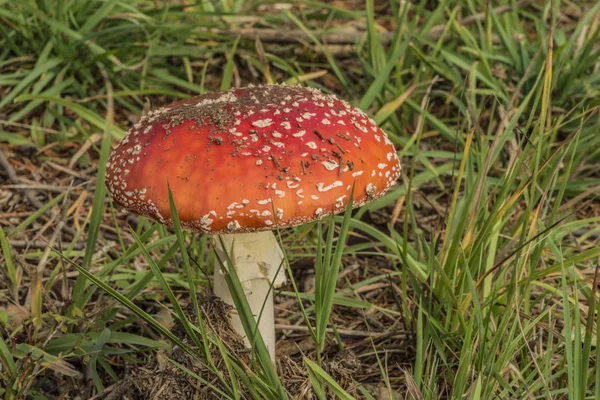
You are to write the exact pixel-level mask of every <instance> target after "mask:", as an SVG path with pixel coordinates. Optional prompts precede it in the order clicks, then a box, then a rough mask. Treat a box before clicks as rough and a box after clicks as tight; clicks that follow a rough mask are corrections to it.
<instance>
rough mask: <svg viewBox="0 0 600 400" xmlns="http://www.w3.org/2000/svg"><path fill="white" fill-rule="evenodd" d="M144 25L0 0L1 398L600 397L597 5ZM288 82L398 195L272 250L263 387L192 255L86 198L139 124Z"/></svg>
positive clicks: (195, 15)
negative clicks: (335, 124)
mask: <svg viewBox="0 0 600 400" xmlns="http://www.w3.org/2000/svg"><path fill="white" fill-rule="evenodd" d="M162 3H164V4H162ZM162 3H161V2H151V1H142V0H139V1H133V2H119V1H114V0H107V1H90V2H87V1H80V0H71V1H68V0H67V1H62V2H57V3H56V4H55V2H44V1H33V0H23V1H20V2H4V3H1V2H0V29H1V30H2V33H3V34H2V35H0V228H1V229H0V245H1V247H0V248H1V254H0V332H1V334H2V338H3V340H2V341H0V395H1V396H4V398H6V399H13V398H40V399H41V398H49V399H54V398H82V399H83V398H102V397H106V398H113V399H115V398H124V397H129V398H172V397H173V396H174V395H175V394H176V393H180V394H178V396H180V397H181V396H190V397H191V396H197V398H272V399H278V398H283V397H286V396H287V397H289V398H335V397H339V398H344V399H347V398H366V399H373V398H375V399H392V398H398V399H400V398H412V399H440V398H452V399H458V398H461V399H462V398H471V399H480V398H481V399H497V398H502V399H505V398H506V399H508V398H510V399H513V398H514V399H521V398H544V399H563V398H565V399H567V398H568V399H584V398H593V397H594V396H595V398H598V397H600V368H598V366H597V362H596V360H597V359H598V356H599V355H600V347H599V346H597V316H598V310H599V307H600V306H599V305H598V302H597V289H598V268H600V264H599V257H600V223H599V222H600V200H599V198H598V195H599V193H600V136H599V135H598V132H599V130H600V115H599V113H598V111H599V107H600V105H599V103H598V98H600V89H599V88H600V45H599V43H600V4H599V3H597V2H593V1H591V2H585V1H580V2H564V3H560V4H559V3H558V2H553V3H550V2H544V1H498V2H486V1H477V0H476V1H459V0H449V1H445V2H441V3H439V4H438V2H429V1H420V2H418V1H412V2H408V1H406V2H398V1H389V2H388V1H371V0H368V1H366V2H362V1H348V2H346V1H344V2H342V1H328V2H308V1H307V2H298V3H275V2H265V3H259V2H242V1H226V0H223V1H219V2H214V4H213V3H208V2H200V3H197V2H192V1H184V0H181V1H168V2H162ZM283 82H286V83H287V84H297V83H299V84H302V85H310V86H312V87H315V88H318V89H321V90H323V91H325V92H327V93H333V94H336V95H337V96H339V97H340V98H344V99H346V100H347V101H349V102H350V103H352V104H353V105H355V106H357V107H359V108H361V109H363V110H364V111H365V112H367V113H369V115H370V116H372V117H373V118H374V120H375V121H376V122H377V123H378V124H380V125H381V126H382V127H383V129H384V130H385V131H386V132H387V133H388V135H389V137H390V140H392V142H393V143H394V144H395V146H396V148H397V149H398V155H399V156H400V158H401V161H402V166H403V176H402V177H401V178H400V179H399V180H398V182H397V184H396V185H395V186H394V187H393V188H392V189H391V190H390V192H389V193H388V194H387V195H386V196H384V197H383V198H381V199H379V200H377V201H375V202H372V203H370V204H369V205H367V206H364V207H362V208H360V209H358V210H355V211H354V212H353V214H352V219H351V220H349V221H348V223H347V225H343V224H342V217H339V218H337V219H336V220H335V221H333V222H332V221H330V220H325V221H322V222H321V223H316V224H312V225H309V226H304V227H300V228H292V229H286V230H282V231H281V239H282V247H283V248H284V250H285V251H286V255H287V256H288V259H289V266H290V270H291V271H292V274H291V276H292V278H293V280H292V281H291V282H290V283H289V284H288V285H287V286H285V287H283V288H281V289H280V290H278V291H277V293H276V296H275V298H276V318H277V320H276V323H277V334H278V348H277V360H278V361H277V363H276V364H277V365H276V371H274V370H273V369H272V367H269V366H268V365H266V364H265V363H264V362H263V361H264V360H263V356H264V355H261V353H260V352H259V351H257V352H255V353H251V352H249V351H248V350H246V349H245V348H244V347H243V346H242V345H241V344H240V342H239V337H236V335H235V334H233V333H232V332H231V330H230V328H229V326H228V325H227V320H226V318H223V315H226V314H227V312H232V310H228V309H227V307H225V306H223V305H222V304H220V303H219V302H218V301H217V300H215V299H214V298H213V297H211V291H210V290H211V289H210V288H211V287H210V272H211V271H212V265H213V258H214V255H213V253H212V251H211V245H210V240H209V237H207V236H206V235H197V234H189V233H184V234H182V232H181V231H180V230H178V229H174V230H173V229H168V228H165V227H163V226H161V225H159V224H155V223H154V222H153V221H149V220H147V219H144V218H138V217H136V216H134V215H130V214H128V213H127V212H125V211H124V210H122V209H120V208H118V207H115V206H114V204H113V203H112V201H111V198H110V196H108V195H107V192H106V188H105V186H104V185H103V181H104V173H105V171H104V164H105V162H106V159H107V157H108V154H109V153H110V150H111V149H112V148H114V147H115V146H116V144H117V143H118V140H119V139H120V138H122V137H123V135H124V132H125V131H126V130H127V129H129V128H130V127H131V126H132V125H133V124H135V123H136V122H137V121H138V120H139V118H140V117H141V116H142V115H143V114H144V113H145V112H148V110H150V109H154V108H156V107H159V106H162V105H165V104H168V103H170V102H173V101H176V100H179V99H182V98H187V97H190V96H193V95H198V94H202V93H205V92H207V91H214V90H221V89H227V88H230V87H239V86H244V85H247V84H249V83H253V84H261V83H283ZM199 195H202V194H199ZM329 229H335V231H336V233H335V235H333V236H332V240H329V241H328V239H327V238H328V237H329V236H328V235H327V231H328V230H329ZM340 237H342V238H345V244H343V245H342V243H341V242H342V241H343V240H339V239H338V238H340ZM338 242H340V243H339V244H338ZM319 243H321V246H318V244H319ZM342 246H343V247H342ZM319 247H321V248H322V249H329V250H332V254H331V257H330V258H328V257H327V254H321V253H320V252H319V250H318V248H319ZM337 248H343V252H342V253H339V255H340V256H341V258H339V259H336V258H335V255H334V251H335V249H337ZM184 252H185V254H187V255H188V256H189V257H185V256H184ZM323 253H327V252H326V251H323ZM319 262H322V263H329V264H330V265H331V266H332V268H329V269H325V270H326V271H325V272H324V269H323V268H318V267H317V266H318V265H320V264H319ZM336 267H339V275H338V276H337V277H336V279H335V280H334V281H331V282H329V285H335V295H334V296H333V298H323V296H320V295H315V285H316V282H317V281H319V282H325V281H327V277H328V276H331V275H329V273H328V272H327V271H329V270H332V269H333V268H336ZM187 271H191V273H190V274H189V275H188V274H187ZM194 298H196V300H197V301H198V309H199V310H200V311H201V312H200V314H201V316H202V318H201V321H199V320H198V318H197V312H196V307H195V306H194ZM329 301H333V304H334V306H333V307H332V308H331V315H329V314H328V313H327V312H326V311H327V310H328V308H327V304H329V303H328V302H329ZM215 315H216V317H215ZM190 327H192V328H190ZM190 329H191V331H192V333H191V334H190ZM319 332H322V333H319ZM270 368H271V369H270ZM275 372H277V373H275ZM161 396H163V397H161ZM211 396H212V397H211Z"/></svg>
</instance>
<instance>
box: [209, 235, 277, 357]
mask: <svg viewBox="0 0 600 400" xmlns="http://www.w3.org/2000/svg"><path fill="white" fill-rule="evenodd" d="M214 242H215V249H216V250H217V252H218V253H219V257H220V259H221V260H222V261H223V263H225V264H226V261H225V260H226V258H225V252H227V254H229V258H230V259H231V261H232V263H233V265H234V267H235V270H236V272H237V275H238V277H239V280H240V283H241V284H242V288H243V289H244V294H245V295H246V299H247V301H248V304H249V306H250V310H251V311H252V315H254V319H255V320H256V321H257V323H258V330H259V331H260V333H261V336H262V338H263V341H264V342H265V345H266V347H267V349H268V350H269V354H270V356H271V360H273V361H274V360H275V314H274V308H273V305H274V303H273V290H271V285H272V286H273V288H278V287H280V286H281V285H283V284H284V283H285V281H286V277H285V271H284V270H285V266H284V265H283V252H282V251H281V248H280V247H279V243H278V242H277V238H276V237H275V235H274V234H273V232H272V231H262V232H254V233H239V234H221V235H216V236H215V237H214ZM224 267H225V268H227V265H225V266H224ZM221 268H222V267H221V265H220V263H219V260H218V259H216V260H215V266H214V271H215V272H214V293H215V295H216V296H217V297H219V298H221V299H222V300H223V301H224V302H225V303H227V304H230V305H232V306H235V305H234V302H233V297H232V295H231V292H230V291H229V287H228V286H227V282H226V281H225V274H224V273H223V271H222V270H221ZM263 304H264V307H263ZM261 310H262V314H261ZM259 316H260V320H259ZM231 326H232V327H233V329H234V330H235V331H236V332H237V333H238V334H240V336H242V338H243V339H244V342H245V343H246V345H247V346H248V347H250V341H249V339H248V337H247V335H246V333H245V331H244V327H243V325H242V322H241V320H240V318H239V316H238V314H237V312H234V313H231Z"/></svg>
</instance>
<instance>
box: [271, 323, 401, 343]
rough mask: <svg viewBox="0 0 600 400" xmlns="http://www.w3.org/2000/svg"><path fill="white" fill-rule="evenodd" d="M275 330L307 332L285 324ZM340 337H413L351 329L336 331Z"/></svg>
mask: <svg viewBox="0 0 600 400" xmlns="http://www.w3.org/2000/svg"><path fill="white" fill-rule="evenodd" d="M275 329H279V330H282V331H300V332H308V327H307V326H301V325H286V324H275ZM335 332H337V333H338V334H339V335H340V336H348V337H371V338H382V337H384V338H388V339H400V340H405V339H408V338H410V337H412V336H413V334H412V333H410V332H402V333H398V332H392V331H389V332H367V331H357V330H352V329H336V331H335ZM327 333H334V331H333V329H332V328H327Z"/></svg>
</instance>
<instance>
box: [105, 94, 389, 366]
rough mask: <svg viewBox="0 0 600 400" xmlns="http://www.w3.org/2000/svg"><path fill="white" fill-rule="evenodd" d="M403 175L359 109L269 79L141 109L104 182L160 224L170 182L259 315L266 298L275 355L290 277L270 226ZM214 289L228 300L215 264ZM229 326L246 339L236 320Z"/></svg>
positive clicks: (378, 189) (324, 209)
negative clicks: (281, 297)
mask: <svg viewBox="0 0 600 400" xmlns="http://www.w3.org/2000/svg"><path fill="white" fill-rule="evenodd" d="M399 176H400V164H399V161H398V157H397V155H396V151H395V149H394V146H393V145H392V143H391V142H390V141H389V139H388V138H387V136H386V134H385V133H384V132H383V131H382V130H381V128H379V127H378V126H377V124H376V123H375V122H374V121H373V120H372V119H370V118H369V117H368V116H367V115H366V114H365V113H364V112H362V111H361V110H359V109H357V108H355V107H352V106H350V105H349V104H348V103H346V102H345V101H342V100H339V99H337V98H336V97H334V96H331V95H327V94H324V93H322V92H321V91H319V90H316V89H312V88H305V87H300V86H284V85H283V86H280V85H265V86H248V87H245V88H241V89H231V90H228V91H225V92H214V93H207V94H205V95H202V96H199V97H195V98H192V99H188V100H183V101H179V102H177V103H174V104H172V105H169V106H166V107H163V108H160V109H158V110H155V111H152V112H150V113H149V114H147V115H145V116H144V117H143V118H142V119H141V121H140V122H139V123H138V124H136V125H135V126H134V127H133V128H132V129H130V130H129V132H128V133H127V136H126V137H125V138H124V139H123V140H122V141H121V143H120V144H119V145H118V147H117V148H116V149H115V150H114V151H113V152H112V154H111V156H110V159H109V161H108V163H107V172H106V183H107V186H108V189H109V191H110V193H111V194H112V196H113V198H114V200H115V202H116V203H118V204H119V205H121V206H122V207H124V208H126V209H127V210H129V211H132V212H134V213H137V214H140V215H143V216H146V217H149V218H151V219H154V220H156V221H159V222H160V223H162V224H165V225H171V216H170V208H169V194H168V186H170V188H171V191H172V194H173V199H174V201H175V205H176V208H177V212H178V214H179V219H180V221H181V224H182V226H183V227H184V228H186V229H188V230H191V231H195V232H200V233H208V234H213V235H218V237H216V240H215V244H216V248H217V251H218V252H220V253H221V254H224V253H225V252H227V254H228V255H229V256H230V258H231V260H232V262H233V264H234V265H235V268H236V272H237V274H238V276H239V277H240V281H241V282H242V286H243V288H244V291H245V293H246V297H247V300H248V303H249V305H250V308H251V310H252V312H253V314H254V315H255V317H258V315H259V314H260V312H261V309H262V307H263V303H265V307H264V311H263V312H262V315H261V318H260V321H258V329H259V331H260V333H261V335H262V337H263V340H264V342H265V344H266V346H267V348H268V349H269V352H270V354H271V358H272V359H274V355H275V328H274V311H273V295H272V291H271V290H270V286H271V285H273V286H274V287H278V286H280V285H281V284H282V283H284V282H285V274H284V272H283V269H282V268H280V265H281V263H282V259H283V255H282V251H281V249H280V247H279V245H278V243H277V240H276V238H275V236H274V235H273V233H272V230H273V229H276V228H283V227H289V226H294V225H301V224H305V223H308V222H311V221H314V220H316V219H319V218H322V217H325V216H328V215H330V214H332V213H337V212H339V211H342V210H344V209H345V207H346V205H347V202H348V200H349V197H350V194H351V192H352V187H353V185H354V192H353V196H354V201H353V205H354V206H355V207H358V206H360V205H362V204H364V203H366V202H368V201H370V200H373V199H375V198H377V197H379V196H381V195H382V194H383V193H385V191H386V190H387V189H388V188H389V187H390V186H391V185H392V184H393V183H394V181H395V180H396V179H397V178H398V177H399ZM222 244H224V246H225V247H224V248H223V247H222ZM278 271H281V272H278ZM214 292H215V295H217V296H218V297H220V298H221V299H223V300H224V301H225V302H226V303H229V304H232V305H233V300H232V296H231V294H230V292H229V289H228V287H227V284H226V282H225V279H224V274H223V272H222V271H221V267H220V266H219V265H215V272H214ZM232 325H233V327H234V329H235V330H236V331H237V332H238V333H240V335H242V337H246V335H245V333H244V330H243V326H242V324H241V322H240V320H239V318H238V317H237V316H232ZM246 340H247V339H246Z"/></svg>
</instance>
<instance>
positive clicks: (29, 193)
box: [0, 149, 77, 237]
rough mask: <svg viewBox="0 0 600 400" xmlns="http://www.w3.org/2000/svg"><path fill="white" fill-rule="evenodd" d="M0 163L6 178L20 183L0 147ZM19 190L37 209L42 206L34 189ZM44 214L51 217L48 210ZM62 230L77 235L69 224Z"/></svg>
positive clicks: (17, 183)
mask: <svg viewBox="0 0 600 400" xmlns="http://www.w3.org/2000/svg"><path fill="white" fill-rule="evenodd" d="M0 165H2V166H3V167H4V170H5V171H6V174H7V175H8V179H9V180H10V181H11V182H12V183H14V184H15V185H22V182H21V179H19V177H18V176H17V173H16V172H15V169H14V168H13V166H12V165H11V163H10V162H9V161H8V158H7V157H6V155H5V154H4V152H3V151H2V149H0ZM21 190H22V191H23V193H24V194H25V197H27V200H29V202H30V203H31V205H32V206H34V207H35V208H38V209H40V208H42V207H44V205H43V204H42V202H41V201H39V200H38V199H37V198H36V197H35V191H34V190H32V189H28V188H27V189H25V188H23V189H21ZM45 214H46V215H48V216H49V217H50V218H52V215H51V214H50V211H46V213H45ZM63 231H65V232H67V233H69V234H70V235H72V236H73V237H75V236H76V235H77V232H76V231H75V229H73V228H71V227H69V226H64V227H63Z"/></svg>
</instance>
